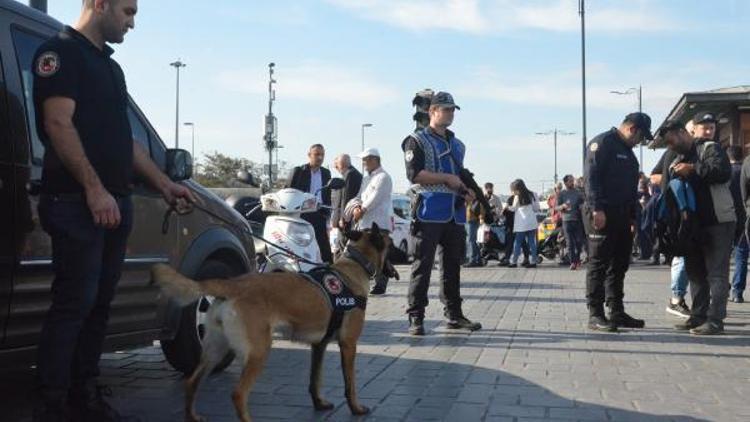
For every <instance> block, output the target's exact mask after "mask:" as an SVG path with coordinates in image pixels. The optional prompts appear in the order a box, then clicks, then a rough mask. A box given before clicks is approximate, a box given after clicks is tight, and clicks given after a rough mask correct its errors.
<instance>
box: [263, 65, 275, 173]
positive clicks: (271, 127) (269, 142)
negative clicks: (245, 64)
mask: <svg viewBox="0 0 750 422" xmlns="http://www.w3.org/2000/svg"><path fill="white" fill-rule="evenodd" d="M275 66H276V63H269V64H268V114H267V115H266V119H265V134H264V135H263V139H264V140H265V143H266V149H267V150H268V186H273V150H274V149H275V148H276V141H277V139H278V135H277V133H276V129H277V124H276V116H274V115H273V102H274V101H276V90H274V89H273V86H274V84H275V83H276V79H274V77H273V68H274V67H275Z"/></svg>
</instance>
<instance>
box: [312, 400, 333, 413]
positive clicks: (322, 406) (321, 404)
mask: <svg viewBox="0 0 750 422" xmlns="http://www.w3.org/2000/svg"><path fill="white" fill-rule="evenodd" d="M313 406H315V410H331V409H333V403H331V402H329V401H325V400H323V399H320V400H313Z"/></svg>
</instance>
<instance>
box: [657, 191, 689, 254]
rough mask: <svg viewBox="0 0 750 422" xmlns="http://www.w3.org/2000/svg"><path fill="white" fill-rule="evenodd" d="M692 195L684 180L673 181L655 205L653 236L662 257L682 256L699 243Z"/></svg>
mask: <svg viewBox="0 0 750 422" xmlns="http://www.w3.org/2000/svg"><path fill="white" fill-rule="evenodd" d="M695 212H696V203H695V192H693V188H692V187H691V186H690V184H689V183H688V182H686V181H684V180H680V179H673V180H671V181H670V182H669V184H668V185H667V188H666V190H665V191H664V192H662V193H661V194H659V198H658V199H657V203H656V218H655V223H656V224H655V234H656V239H657V241H658V242H659V246H660V251H661V253H663V254H665V255H667V256H685V255H687V254H688V252H689V251H690V250H691V249H692V247H693V246H694V245H695V244H696V243H697V242H698V231H697V230H698V221H697V216H696V213H695Z"/></svg>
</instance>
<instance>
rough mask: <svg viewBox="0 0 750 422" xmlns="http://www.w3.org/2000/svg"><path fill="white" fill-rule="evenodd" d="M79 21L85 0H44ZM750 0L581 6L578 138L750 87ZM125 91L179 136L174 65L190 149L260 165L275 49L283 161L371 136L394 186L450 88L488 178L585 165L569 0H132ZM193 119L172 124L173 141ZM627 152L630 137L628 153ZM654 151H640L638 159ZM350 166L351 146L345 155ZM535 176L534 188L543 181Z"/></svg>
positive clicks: (594, 1) (63, 17)
mask: <svg viewBox="0 0 750 422" xmlns="http://www.w3.org/2000/svg"><path fill="white" fill-rule="evenodd" d="M49 3H50V8H49V13H50V14H51V15H52V16H53V17H55V18H56V19H58V20H60V21H62V22H65V23H71V22H74V21H75V20H76V18H77V16H78V14H79V11H80V4H81V1H80V0H52V1H50V2H49ZM749 24H750V1H747V0H715V1H711V2H706V1H698V0H619V1H615V0H589V1H588V2H586V77H587V87H586V89H587V105H588V107H587V137H588V139H591V138H592V137H594V136H596V135H597V134H599V133H601V132H604V131H606V130H608V129H609V128H610V127H612V126H616V125H618V124H619V122H621V121H622V118H623V117H624V116H625V115H626V114H627V113H629V112H632V111H636V110H637V107H638V102H637V96H636V95H615V94H612V93H610V91H613V90H618V91H625V90H627V89H628V88H631V87H638V86H639V85H640V86H642V92H643V96H642V100H643V111H644V112H646V113H648V114H650V115H651V117H652V119H653V121H654V126H658V125H659V124H660V123H661V122H662V121H663V120H664V118H665V117H666V115H667V114H668V113H669V111H670V110H671V109H672V107H673V106H674V105H675V104H676V102H677V101H678V100H679V98H680V97H681V95H682V94H683V93H685V92H693V91H703V90H708V89H715V88H721V87H728V86H737V85H750V80H749V79H748V78H750V76H749V75H750V59H749V57H750V56H749V55H748V52H749V49H748V47H747V44H746V41H745V40H746V38H747V31H748V27H749V26H750V25H749ZM114 48H115V50H116V54H115V56H114V57H115V59H116V60H117V61H118V62H119V63H120V64H121V65H122V67H123V69H124V70H125V74H126V78H127V83H128V88H129V91H130V93H131V95H132V96H133V97H134V99H135V100H136V102H137V103H138V105H139V106H140V107H141V109H143V110H144V112H145V113H146V115H147V116H148V119H149V121H150V122H151V123H152V125H153V126H154V127H155V128H156V130H157V132H158V133H159V134H160V136H161V138H162V139H163V140H164V141H165V143H166V144H167V145H173V144H174V122H175V69H174V68H173V67H170V66H169V63H171V62H173V61H174V60H176V59H178V58H179V59H181V60H182V61H183V62H185V63H186V64H187V67H186V68H184V69H182V71H181V75H180V79H181V104H180V117H181V119H180V120H181V122H185V121H190V122H194V123H195V130H196V147H195V149H196V155H197V156H198V158H199V159H200V156H201V155H202V154H203V153H206V152H211V151H219V152H222V153H225V154H229V155H232V156H235V157H245V158H249V159H251V160H253V161H260V162H265V161H267V156H268V155H267V153H266V152H265V151H264V149H263V141H262V137H263V116H264V114H265V113H266V112H267V108H268V93H267V83H268V67H267V66H268V63H269V62H274V63H276V73H275V77H276V79H277V81H278V83H277V84H276V102H275V105H274V114H276V116H277V118H278V127H279V129H278V134H279V143H280V144H281V145H283V146H284V148H283V149H281V150H280V151H279V158H280V159H281V160H285V161H288V162H290V163H293V164H302V163H304V162H305V161H306V151H307V148H308V146H309V145H311V144H313V143H322V144H323V145H325V147H326V153H327V156H326V163H325V164H326V165H330V164H331V162H332V160H333V157H334V156H335V155H336V154H339V153H349V154H352V155H354V154H356V153H358V152H359V151H360V149H361V146H360V143H361V132H360V131H361V125H362V124H363V123H371V124H372V125H373V126H372V127H370V128H367V129H366V132H365V143H366V147H376V148H378V149H379V150H380V152H381V155H382V156H383V166H384V168H385V169H386V170H387V171H388V172H389V173H390V174H391V176H392V177H393V180H394V185H395V190H396V191H401V192H403V191H404V190H405V189H407V188H408V186H409V182H408V180H407V179H406V174H405V170H404V164H403V153H402V151H401V141H402V140H403V139H404V138H405V137H406V136H407V135H408V134H409V133H410V132H411V131H412V130H413V128H414V123H413V121H412V119H411V116H412V114H413V112H414V109H413V108H412V106H411V100H412V98H413V96H414V94H415V93H416V92H417V91H419V90H421V89H423V88H432V89H434V90H441V91H448V92H450V93H452V94H453V96H454V98H455V100H456V103H457V104H458V105H460V106H461V110H460V111H457V113H456V118H455V122H454V125H453V126H452V127H451V129H452V130H454V131H455V133H456V135H457V137H458V138H459V139H461V140H462V141H463V142H464V143H465V144H466V146H467V155H466V160H465V164H466V167H467V168H469V169H470V170H472V171H473V172H474V173H475V175H476V179H477V181H478V182H479V183H480V184H481V183H484V182H486V181H491V182H493V183H495V184H496V186H497V187H496V191H498V192H501V193H503V192H506V191H507V189H508V188H507V186H508V185H509V183H510V182H511V181H512V180H514V179H516V178H522V179H524V180H525V181H526V182H527V184H528V185H529V186H530V187H531V188H532V189H535V190H537V191H541V189H542V188H543V187H544V188H548V187H549V185H550V183H551V181H552V178H553V173H554V171H553V163H554V153H553V141H552V135H537V133H540V132H547V131H548V130H551V129H554V128H557V129H559V130H561V131H565V132H574V134H573V135H566V136H559V137H558V174H559V176H560V178H562V176H563V175H565V174H567V173H572V174H574V175H580V174H581V171H582V170H581V168H582V159H581V155H582V153H581V151H582V149H583V147H582V142H583V137H582V133H583V131H582V119H581V32H580V18H579V15H578V1H577V0H524V1H520V0H298V1H292V0H274V1H257V0H212V1H197V0H158V1H155V0H141V1H140V2H139V11H138V15H137V17H136V27H135V29H134V30H133V31H131V32H130V33H128V35H127V36H126V39H125V43H123V44H122V45H116V46H114ZM189 140H190V129H189V128H188V127H182V126H181V133H180V141H181V146H182V147H185V146H186V145H187V146H188V148H189ZM635 152H636V155H638V151H637V150H636V151H635ZM659 155H660V152H653V151H650V150H646V151H645V152H644V163H643V168H644V170H645V171H646V172H647V173H648V172H649V171H650V169H651V168H653V166H654V164H655V163H656V161H657V160H658V158H659ZM355 162H356V158H355ZM543 184H544V186H543Z"/></svg>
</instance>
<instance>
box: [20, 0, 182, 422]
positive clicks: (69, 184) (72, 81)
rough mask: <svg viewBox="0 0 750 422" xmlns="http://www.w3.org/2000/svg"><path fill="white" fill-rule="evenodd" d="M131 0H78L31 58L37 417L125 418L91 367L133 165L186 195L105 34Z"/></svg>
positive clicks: (118, 27)
mask: <svg viewBox="0 0 750 422" xmlns="http://www.w3.org/2000/svg"><path fill="white" fill-rule="evenodd" d="M137 9H138V3H137V0H117V1H113V0H85V1H84V2H83V9H82V12H81V16H80V18H79V20H78V22H77V24H76V25H75V27H65V29H64V30H63V31H62V32H60V33H59V34H58V35H57V36H55V37H54V38H52V39H50V40H48V41H47V42H45V43H44V44H42V45H41V46H40V48H39V50H38V51H37V53H36V55H35V59H34V63H33V66H34V69H33V70H34V105H35V108H36V119H37V122H36V124H37V128H38V133H39V135H40V137H41V139H42V141H43V142H44V144H45V147H46V149H45V155H44V167H43V171H42V186H41V196H40V200H39V216H40V220H41V223H42V226H43V228H44V230H45V231H46V232H47V233H49V235H50V237H51V240H52V260H53V268H54V273H55V278H54V281H53V284H52V305H51V307H50V309H49V311H48V313H47V316H46V319H45V321H44V326H43V328H42V333H41V340H40V342H39V350H38V403H36V406H35V409H34V420H35V421H62V420H75V421H118V420H123V418H122V417H121V416H120V415H119V414H117V412H116V411H115V410H114V409H113V408H112V407H111V406H110V405H109V404H108V403H107V402H106V401H105V400H104V399H103V398H102V394H101V391H102V389H101V386H99V385H97V382H96V377H97V376H98V375H99V368H98V364H99V358H100V356H101V352H102V344H103V341H104V335H105V331H106V328H107V320H108V317H109V308H110V302H111V300H112V298H113V296H114V293H115V288H116V285H117V281H118V279H119V278H120V271H121V267H122V263H123V259H124V256H125V249H126V245H127V238H128V234H129V233H130V228H131V225H132V212H133V210H132V203H131V199H130V193H131V189H132V183H133V182H132V180H133V174H134V173H138V174H139V175H140V176H141V177H142V178H143V179H144V180H145V181H147V182H148V183H149V184H150V185H152V186H153V187H154V188H155V189H156V190H157V191H159V192H160V193H161V194H162V195H163V196H164V198H165V200H167V202H170V203H173V202H174V201H175V200H176V199H177V198H185V199H188V200H191V201H192V200H194V198H193V196H192V193H191V192H190V191H189V190H188V189H187V188H185V187H184V186H181V185H178V184H176V183H174V182H172V181H170V180H169V178H168V177H167V176H166V175H164V174H163V173H162V172H161V171H160V170H159V169H158V168H157V166H156V165H155V164H154V163H153V162H152V161H151V159H150V158H149V156H148V153H147V152H146V151H144V150H143V148H142V147H140V146H139V145H138V144H137V143H136V142H133V137H132V131H131V128H130V124H129V121H128V113H127V107H128V95H127V90H126V86H125V77H124V75H123V72H122V69H121V68H120V66H119V65H118V64H117V63H116V62H115V61H114V60H112V58H111V57H110V56H111V55H112V53H113V50H112V49H111V48H110V47H109V46H107V43H121V42H122V41H123V40H124V36H125V33H126V32H127V31H128V30H129V29H131V28H133V26H134V19H135V14H136V12H137ZM66 408H69V410H70V415H69V416H70V419H66V416H67V415H66V414H67V411H66V410H67V409H66Z"/></svg>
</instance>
